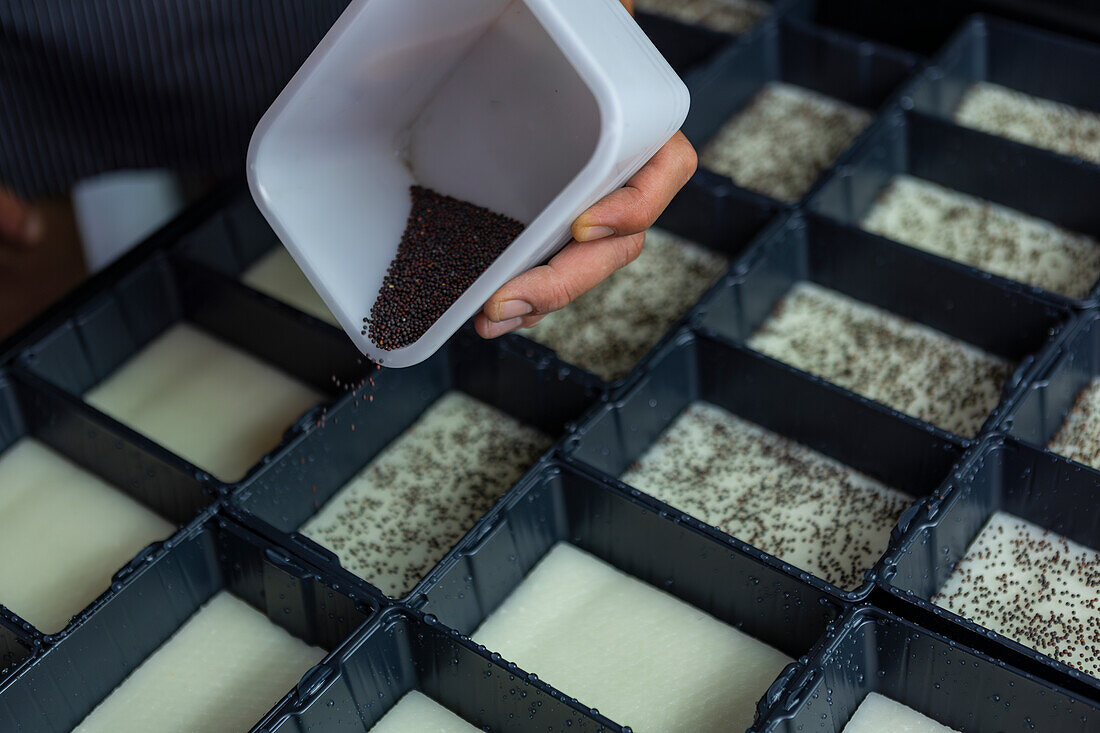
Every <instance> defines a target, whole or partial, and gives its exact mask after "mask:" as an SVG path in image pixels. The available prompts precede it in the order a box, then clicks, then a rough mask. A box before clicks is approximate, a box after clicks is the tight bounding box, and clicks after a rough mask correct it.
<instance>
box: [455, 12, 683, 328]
mask: <svg viewBox="0 0 1100 733" xmlns="http://www.w3.org/2000/svg"><path fill="white" fill-rule="evenodd" d="M621 2H622V4H623V5H624V6H625V7H626V9H627V10H629V11H630V12H631V13H633V12H634V0H621ZM697 164H698V160H697V158H696V155H695V149H694V148H692V147H691V143H689V142H688V140H687V138H686V137H684V134H683V133H682V132H677V133H676V135H675V136H673V138H672V139H671V140H669V141H668V143H667V144H665V146H664V147H663V148H661V149H660V150H659V151H658V152H657V154H656V155H655V156H653V158H652V159H651V160H650V161H649V162H648V163H646V165H645V167H643V168H642V169H641V170H640V171H638V173H637V174H635V175H634V177H633V178H631V179H630V180H629V181H627V183H626V186H625V187H623V188H620V189H619V190H618V191H614V192H612V193H611V194H609V195H608V196H606V197H605V198H603V199H602V200H600V201H598V202H597V203H596V204H594V205H593V206H592V207H591V208H589V209H588V210H587V211H585V212H584V213H583V214H581V215H580V216H579V217H577V220H576V221H575V222H573V241H572V242H570V243H569V244H567V245H566V246H565V248H564V249H563V250H562V251H561V252H559V253H558V254H557V255H555V256H554V257H553V259H551V260H550V261H549V262H548V263H546V264H545V265H542V266H540V267H536V268H534V269H533V270H528V271H527V272H525V273H523V274H522V275H519V276H518V277H516V278H514V279H512V280H510V281H509V282H507V283H505V284H504V286H503V287H502V288H501V289H500V290H498V291H497V292H496V293H494V294H493V295H492V297H490V298H489V300H488V301H486V303H485V305H484V306H483V307H482V309H481V313H479V314H478V316H477V319H476V320H475V321H474V325H475V327H476V328H477V332H478V333H479V334H481V336H482V337H483V338H496V337H498V336H503V335H504V334H506V333H509V332H511V331H515V330H516V329H517V328H528V327H530V326H534V325H535V324H536V323H538V322H539V321H541V320H542V318H543V317H544V316H545V315H546V314H547V313H552V312H554V311H556V310H560V309H561V308H564V307H565V306H567V305H569V303H571V302H573V301H574V300H576V299H577V298H578V297H580V296H581V295H584V294H585V293H586V292H588V291H589V290H591V289H592V288H594V287H596V286H597V285H599V284H600V283H601V282H603V281H604V280H605V279H606V278H607V277H608V276H609V275H611V274H612V273H613V272H615V271H616V270H618V269H620V268H622V267H625V266H626V265H628V264H630V263H631V262H633V261H634V260H635V259H637V257H638V255H639V254H641V252H642V246H643V245H644V243H645V232H646V230H647V229H649V228H650V227H651V226H653V223H654V222H655V221H657V217H658V216H660V215H661V212H663V211H664V210H665V207H667V206H668V204H669V202H670V201H672V197H673V196H675V195H676V193H677V192H678V191H679V190H680V189H681V188H683V187H684V184H685V183H687V182H688V179H690V178H691V176H692V174H693V173H695V167H696V165H697Z"/></svg>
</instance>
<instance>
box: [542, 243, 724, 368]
mask: <svg viewBox="0 0 1100 733" xmlns="http://www.w3.org/2000/svg"><path fill="white" fill-rule="evenodd" d="M728 266H729V260H728V259H726V258H725V257H723V256H721V255H719V254H717V253H715V252H711V251H710V250H707V249H704V248H703V247H700V246H698V245H696V244H692V243H691V242H688V241H685V240H683V239H679V238H677V237H675V236H674V235H672V234H670V233H668V232H665V231H662V230H660V229H651V230H649V232H648V233H647V234H646V243H645V247H644V248H643V249H642V253H641V255H639V256H638V259H636V260H635V261H634V262H631V263H630V264H629V265H627V266H626V267H624V268H623V269H621V270H619V271H618V272H615V273H614V274H613V275H611V277H609V278H607V279H606V280H604V281H603V282H602V283H600V284H599V285H597V286H596V287H595V288H593V289H592V290H590V291H588V292H587V293H585V294H584V295H582V296H581V297H579V298H577V300H575V301H574V302H573V303H571V304H570V305H569V307H568V308H563V309H562V310H560V311H557V312H555V313H551V314H549V315H547V316H546V317H545V318H543V319H542V321H541V322H539V324H538V325H536V326H534V327H533V328H531V329H528V330H527V331H526V332H524V333H525V335H526V336H528V337H529V338H531V339H533V340H535V341H538V342H539V343H541V344H545V345H546V346H549V347H550V348H552V349H554V351H556V352H557V353H558V356H560V357H561V358H562V359H564V360H565V361H568V362H570V363H572V364H576V365H577V366H579V367H582V368H584V369H587V370H588V371H590V372H593V373H595V374H597V375H598V376H600V377H601V378H602V379H604V380H606V381H614V380H616V379H621V378H622V377H625V376H626V375H627V373H628V372H629V371H630V370H631V369H632V368H633V367H634V365H635V364H637V363H638V361H639V360H640V359H641V358H642V357H643V356H644V355H645V353H646V351H648V350H649V349H650V348H652V347H653V345H654V344H656V343H657V342H658V341H659V340H660V339H661V336H663V335H664V334H665V332H666V331H667V330H668V328H669V327H670V326H671V325H672V324H673V323H675V322H676V319H677V318H679V317H680V316H681V315H683V314H684V313H685V312H687V310H688V309H689V308H690V307H691V306H692V305H694V303H695V301H697V300H698V299H699V298H700V297H701V296H702V295H703V293H705V292H706V290H707V288H708V287H710V286H711V285H713V284H714V282H715V281H716V280H717V279H718V278H719V277H720V276H721V275H722V273H723V272H725V271H726V268H727V267H728Z"/></svg>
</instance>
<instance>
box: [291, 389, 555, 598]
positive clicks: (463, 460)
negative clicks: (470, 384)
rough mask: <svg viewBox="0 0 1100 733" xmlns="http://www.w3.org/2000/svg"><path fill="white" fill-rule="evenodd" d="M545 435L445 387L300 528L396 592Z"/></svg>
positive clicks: (532, 455)
mask: <svg viewBox="0 0 1100 733" xmlns="http://www.w3.org/2000/svg"><path fill="white" fill-rule="evenodd" d="M551 442H552V441H551V439H550V438H549V437H548V436H545V435H543V434H542V433H540V432H539V431H537V430H535V429H534V428H531V427H528V426H526V425H524V424H522V423H520V422H519V421H518V420H516V419H515V418H513V417H510V416H509V415H506V414H505V413H503V412H500V411H499V410H497V409H495V408H493V407H490V406H489V405H486V404H484V403H482V402H479V401H478V400H475V399H474V398H472V397H470V396H468V395H466V394H464V393H462V392H448V393H447V394H445V395H443V396H442V397H440V398H439V399H438V400H437V401H436V402H435V403H434V404H433V405H432V406H431V407H430V408H428V410H427V411H426V412H425V413H424V414H423V415H422V416H421V417H420V419H419V420H417V421H416V422H415V423H414V424H413V425H412V426H411V427H410V428H409V429H408V430H406V431H405V432H404V433H403V434H402V435H401V436H399V437H398V438H397V439H396V440H394V441H393V442H392V443H391V444H390V445H389V446H387V447H386V449H385V450H384V451H383V452H382V453H381V454H379V455H378V457H376V458H375V459H374V460H373V461H371V463H370V464H368V465H367V467H366V468H364V469H363V470H362V471H360V472H359V474H358V475H356V476H355V477H354V478H353V479H352V480H351V481H349V482H348V483H347V485H345V486H344V487H343V488H342V489H340V491H338V492H337V493H336V494H335V495H334V496H333V497H332V499H330V500H329V501H328V503H327V504H325V506H324V507H323V508H322V509H321V511H319V512H318V513H317V514H316V515H315V516H314V517H313V518H312V519H310V520H309V521H307V522H306V523H305V524H304V525H302V528H301V529H300V530H299V531H300V532H302V533H303V534H305V535H306V536H308V537H310V538H312V539H314V540H316V541H317V542H319V543H321V544H322V545H324V546H325V547H328V548H329V549H331V550H332V551H333V552H335V553H336V554H337V555H338V556H339V558H340V563H341V564H342V565H343V566H344V567H345V568H347V569H348V570H350V571H352V572H353V573H355V574H356V575H359V576H361V577H363V578H365V579H366V580H369V581H370V582H372V583H374V584H375V585H376V586H378V587H379V588H380V589H381V590H383V591H384V592H386V593H388V594H389V595H391V596H401V595H403V594H404V593H406V592H407V591H409V590H412V587H413V586H414V585H416V583H417V582H418V581H419V580H420V579H421V578H423V577H424V575H426V574H427V572H428V571H429V570H431V569H432V567H433V566H434V565H435V564H436V563H437V562H439V560H440V559H442V557H443V555H444V554H446V552H447V551H448V550H449V549H451V546H452V545H454V544H455V542H457V541H458V540H459V539H460V538H461V537H462V535H464V534H465V533H466V531H467V530H469V529H470V527H472V526H473V525H474V523H475V522H476V521H477V520H478V519H479V518H480V517H481V515H482V514H484V513H485V512H486V511H487V510H488V509H489V508H490V507H491V506H492V505H493V504H494V503H495V502H496V500H497V499H498V498H499V497H500V495H501V494H503V493H504V492H505V491H506V490H507V489H508V488H509V487H510V486H511V485H512V484H513V483H515V482H516V480H517V479H519V477H520V476H522V475H523V473H524V471H526V470H527V469H528V468H530V467H531V465H532V464H534V462H535V461H536V460H537V459H538V457H539V456H540V455H541V454H542V453H543V451H545V450H546V449H547V448H549V447H550V444H551Z"/></svg>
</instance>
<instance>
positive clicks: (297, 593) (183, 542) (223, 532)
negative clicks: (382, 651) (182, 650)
mask: <svg viewBox="0 0 1100 733" xmlns="http://www.w3.org/2000/svg"><path fill="white" fill-rule="evenodd" d="M222 590H226V591H229V592H230V593H232V594H233V595H234V596H236V597H237V598H239V599H241V600H243V601H246V602H247V603H248V604H249V605H251V606H252V607H253V608H255V609H256V610H258V611H260V612H262V613H263V614H264V615H266V616H267V618H268V620H270V621H271V622H272V623H274V624H277V625H279V626H281V627H283V628H284V629H285V630H286V631H288V632H289V633H290V634H292V635H294V636H296V637H298V638H299V639H301V640H302V641H305V642H306V643H309V644H312V645H316V646H320V647H322V648H323V649H326V650H334V649H336V648H338V647H339V646H340V644H341V643H342V642H343V641H344V640H345V639H346V638H348V637H349V636H350V635H351V633H352V632H353V631H354V630H355V629H357V628H359V627H360V626H362V625H363V624H364V623H365V622H366V621H367V620H368V619H369V618H370V616H371V615H372V614H373V613H374V612H375V611H376V610H377V609H378V608H380V606H381V601H380V600H379V599H377V598H375V597H373V596H371V595H369V594H367V593H364V592H363V591H361V590H357V589H353V588H348V587H346V586H338V585H335V584H329V583H328V582H326V581H323V580H321V579H320V577H319V576H318V574H317V571H316V570H314V569H312V568H311V567H310V566H309V565H307V564H305V563H303V562H301V561H300V560H297V559H295V558H292V557H291V556H290V555H288V554H286V552H285V551H283V550H281V549H280V548H277V547H275V546H274V545H271V544H270V543H267V542H264V541H263V540H261V539H260V538H259V537H257V536H256V535H254V534H252V533H250V532H248V531H247V530H245V529H243V528H242V527H239V526H237V525H235V524H234V523H233V522H231V521H229V520H227V519H224V518H222V517H218V516H205V517H200V518H199V519H198V520H196V521H195V522H194V523H193V524H192V525H190V526H189V527H187V528H185V529H184V530H181V531H180V532H179V533H178V534H177V535H176V536H175V537H173V538H172V539H171V541H168V542H165V543H162V544H160V545H159V546H153V547H151V548H150V549H149V551H148V552H147V553H145V554H144V555H143V556H140V557H138V558H137V559H135V560H134V561H133V562H132V563H131V564H130V565H129V566H127V567H126V568H124V569H123V570H121V571H120V572H119V573H118V574H117V575H116V577H115V582H114V584H113V585H112V589H111V592H110V593H109V594H106V595H105V597H103V598H101V599H100V600H99V601H98V602H97V603H96V604H95V605H94V606H93V607H92V608H90V609H89V610H87V611H86V612H85V613H84V614H83V615H82V617H81V618H79V619H78V620H77V622H76V623H75V624H74V625H73V626H72V627H70V628H69V630H68V631H67V632H66V634H64V636H63V637H61V638H60V639H58V640H56V641H55V643H53V644H51V645H50V646H49V647H48V648H47V649H45V650H44V651H43V652H42V653H41V654H40V655H39V656H38V658H37V659H36V660H35V662H34V664H32V665H29V666H28V667H27V668H25V669H23V670H21V671H19V673H18V674H16V675H14V676H12V677H10V678H9V679H8V680H6V681H5V682H4V683H3V684H0V727H3V728H4V729H5V730H18V731H25V732H27V733H30V732H32V731H33V732H35V733H37V732H39V731H41V732H43V733H47V732H48V733H54V732H56V733H62V732H63V731H69V730H71V729H72V727H73V726H74V725H76V724H77V723H78V722H80V721H81V720H82V719H83V718H84V717H85V716H86V715H87V714H88V713H89V712H91V710H92V709H93V708H95V707H96V705H98V703H99V702H100V701H101V700H103V699H104V698H105V697H106V696H107V695H108V694H109V693H110V692H111V691H112V690H113V689H114V688H115V687H116V686H117V685H118V684H119V683H121V682H122V681H123V679H124V678H125V677H126V676H127V675H128V674H129V673H130V672H131V671H132V670H133V669H135V668H136V667H137V666H138V665H140V664H141V662H142V661H143V660H145V658H146V657H148V656H149V655H150V654H151V653H152V652H153V651H154V650H156V649H157V647H159V646H160V645H161V644H162V643H163V642H165V641H166V640H167V639H168V638H169V637H170V636H171V635H172V634H173V633H174V632H175V631H176V630H177V629H178V628H179V627H180V626H181V625H182V624H183V623H184V622H185V621H186V620H187V619H188V618H189V617H190V616H191V615H192V614H193V613H194V612H195V611H196V610H198V608H199V607H201V606H202V605H203V604H204V603H205V602H206V601H207V600H208V599H209V598H210V597H212V596H213V595H214V594H215V593H217V592H218V591H222ZM306 672H307V670H303V674H305V673H306Z"/></svg>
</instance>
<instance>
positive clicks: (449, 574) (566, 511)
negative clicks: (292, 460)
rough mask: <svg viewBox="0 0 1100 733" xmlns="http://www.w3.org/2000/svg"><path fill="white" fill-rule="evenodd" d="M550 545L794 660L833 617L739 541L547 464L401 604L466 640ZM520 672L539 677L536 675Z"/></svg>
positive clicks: (822, 599)
mask: <svg viewBox="0 0 1100 733" xmlns="http://www.w3.org/2000/svg"><path fill="white" fill-rule="evenodd" d="M559 542H567V543H569V544H571V545H573V546H575V547H576V548H579V549H580V550H583V551H585V552H588V553H590V554H591V555H594V556H595V557H596V558H598V559H600V560H602V561H604V562H606V563H608V564H610V565H612V566H614V567H615V568H617V569H618V570H620V571H622V572H624V573H627V574H628V575H631V576H633V577H634V578H637V579H638V580H641V581H643V582H645V583H648V584H650V585H652V586H654V587H656V588H658V589H661V590H664V591H666V592H668V593H671V594H672V595H674V596H676V597H677V598H679V599H680V600H681V601H684V602H685V603H688V604H690V605H693V606H695V607H696V608H698V609H699V610H701V611H704V612H705V613H708V614H710V615H711V616H713V617H714V618H716V619H718V620H719V621H722V622H724V623H726V624H729V625H730V626H732V627H734V628H736V629H738V630H740V631H743V632H745V633H747V634H749V635H750V636H753V637H756V638H757V639H758V640H760V641H762V642H764V643H766V644H769V645H771V646H773V647H774V648H776V649H778V650H779V651H781V652H783V653H784V654H786V655H787V656H789V657H791V658H794V659H798V658H799V657H801V656H802V655H804V654H805V653H806V652H807V651H808V650H809V649H810V648H811V647H812V646H813V644H814V642H815V641H816V640H817V639H818V638H819V637H820V635H821V633H822V632H823V631H824V629H825V628H826V627H827V626H828V625H829V623H830V622H832V621H833V620H834V619H835V618H836V617H837V614H838V612H839V610H840V607H841V606H840V604H839V603H838V602H837V601H835V600H833V599H832V598H831V597H830V596H829V595H828V594H827V593H825V592H824V591H822V590H820V589H819V588H817V587H815V586H814V585H812V584H811V583H808V582H806V581H804V580H801V579H799V578H797V577H793V576H792V575H790V574H788V573H785V572H784V571H783V570H781V569H780V568H778V567H775V566H774V565H773V564H770V563H767V562H765V561H764V560H763V559H761V558H760V557H758V556H757V555H755V554H753V553H752V552H751V551H747V550H746V549H745V548H744V547H743V546H742V545H741V544H740V543H737V542H735V541H729V542H722V541H721V540H719V539H718V538H717V537H715V536H714V535H712V534H710V533H708V532H707V531H706V529H705V527H704V526H703V525H701V524H699V523H697V522H694V521H693V520H692V519H690V518H689V517H686V516H682V517H675V516H673V515H672V514H671V513H669V512H665V511H659V510H658V509H656V508H655V507H652V506H650V505H649V504H648V503H647V502H645V501H644V500H642V499H641V498H639V497H636V496H633V495H632V492H631V491H630V490H629V488H627V487H623V486H617V485H614V484H611V483H609V482H607V481H606V480H604V479H602V478H600V477H599V476H598V475H597V474H595V473H592V472H590V471H588V470H586V469H584V468H582V467H579V466H576V465H571V464H566V463H559V462H556V461H552V460H551V461H547V462H545V463H543V464H542V465H540V466H539V467H537V468H536V469H535V470H533V471H532V472H531V473H530V474H528V476H527V477H525V479H524V480H523V481H522V482H521V483H520V484H517V486H516V487H515V488H514V489H513V490H512V491H510V492H509V494H508V496H507V497H505V499H504V501H502V502H501V503H499V504H498V505H497V506H496V507H495V508H494V509H493V511H492V512H490V513H489V515H487V516H486V518H485V520H484V521H483V522H482V523H480V524H479V525H478V526H477V527H475V528H474V529H473V530H472V531H471V532H470V533H469V534H467V536H466V538H465V539H464V540H463V541H462V542H461V543H460V544H459V545H458V547H456V548H455V549H454V550H453V551H452V552H451V554H450V555H449V556H448V558H447V559H446V560H445V561H444V562H443V563H441V564H440V565H439V566H438V567H437V568H436V570H434V571H433V573H432V575H431V576H429V578H428V582H427V583H426V584H425V585H424V586H423V588H422V597H421V598H413V599H411V602H412V603H413V604H414V605H415V606H417V607H419V608H420V609H421V610H422V611H423V612H424V613H428V614H431V615H433V616H435V617H437V618H439V619H440V620H441V621H442V622H443V623H445V624H447V625H449V626H450V627H452V628H454V629H456V630H457V631H459V632H460V633H463V634H470V633H472V632H473V631H474V630H475V629H476V628H477V627H479V626H480V625H481V623H482V622H483V621H484V620H485V619H486V618H487V617H488V616H489V615H490V614H491V613H492V612H493V611H495V610H496V609H497V608H498V607H499V606H500V604H501V603H502V602H503V601H504V600H505V599H506V598H507V597H508V596H509V595H510V594H511V593H512V591H513V590H515V588H516V587H517V586H518V585H519V584H520V583H521V582H522V581H523V579H524V578H525V576H526V575H527V573H528V572H529V571H530V570H531V569H532V568H533V567H534V566H535V565H536V564H537V563H538V562H539V561H540V560H541V559H542V558H543V557H545V556H546V554H547V553H548V552H549V551H550V550H551V548H553V547H554V546H555V545H557V544H558V543H559ZM490 651H495V650H493V649H490ZM505 656H506V655H505ZM796 666H797V665H789V666H788V668H787V669H786V670H784V673H783V674H781V675H780V678H779V679H778V680H776V681H775V682H773V683H772V686H771V689H769V690H768V692H767V693H765V694H764V696H763V699H762V700H761V701H760V702H759V703H758V706H757V707H758V710H764V709H767V708H769V707H770V705H771V704H773V703H774V701H775V699H776V696H777V695H778V690H780V689H782V686H783V683H784V682H785V680H786V679H787V677H788V676H789V674H792V673H793V669H794V668H795V667H796ZM524 671H525V672H528V673H533V674H540V670H537V669H525V670H524ZM548 682H550V683H551V684H552V683H553V680H548ZM762 682H763V681H762ZM580 697H581V698H582V700H581V701H582V702H583V703H586V704H593V703H595V704H596V705H597V707H598V706H599V704H598V701H596V700H585V699H583V695H581V696H580ZM618 722H620V723H623V724H629V723H630V721H628V720H621V721H618Z"/></svg>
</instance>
